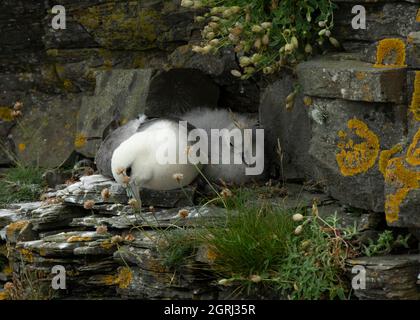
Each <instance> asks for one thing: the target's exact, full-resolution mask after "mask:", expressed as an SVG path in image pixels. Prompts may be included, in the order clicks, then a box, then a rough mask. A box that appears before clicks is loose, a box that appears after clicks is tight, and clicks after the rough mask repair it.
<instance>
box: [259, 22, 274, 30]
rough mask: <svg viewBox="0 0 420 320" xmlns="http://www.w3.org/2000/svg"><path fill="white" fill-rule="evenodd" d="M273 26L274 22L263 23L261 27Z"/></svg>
mask: <svg viewBox="0 0 420 320" xmlns="http://www.w3.org/2000/svg"><path fill="white" fill-rule="evenodd" d="M272 26H273V24H272V23H271V22H263V23H261V27H263V28H264V29H270V28H271V27H272Z"/></svg>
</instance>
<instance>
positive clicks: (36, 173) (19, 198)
mask: <svg viewBox="0 0 420 320" xmlns="http://www.w3.org/2000/svg"><path fill="white" fill-rule="evenodd" d="M42 174H43V170H42V169H40V168H37V167H25V166H17V167H14V168H10V169H8V170H7V171H6V173H5V174H4V175H3V176H1V177H0V204H9V203H13V202H23V201H35V200H38V199H39V197H40V195H41V193H42V191H43V184H44V181H43V178H42Z"/></svg>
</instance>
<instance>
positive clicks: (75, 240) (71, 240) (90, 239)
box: [67, 236, 92, 243]
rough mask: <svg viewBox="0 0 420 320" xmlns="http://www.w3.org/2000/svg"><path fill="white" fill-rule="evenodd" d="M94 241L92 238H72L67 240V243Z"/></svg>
mask: <svg viewBox="0 0 420 320" xmlns="http://www.w3.org/2000/svg"><path fill="white" fill-rule="evenodd" d="M89 241H92V237H84V236H71V237H70V238H68V239H67V243H72V242H89Z"/></svg>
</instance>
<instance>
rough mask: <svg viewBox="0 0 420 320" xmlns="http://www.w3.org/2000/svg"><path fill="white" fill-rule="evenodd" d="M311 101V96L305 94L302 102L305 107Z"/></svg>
mask: <svg viewBox="0 0 420 320" xmlns="http://www.w3.org/2000/svg"><path fill="white" fill-rule="evenodd" d="M312 102H313V101H312V98H311V97H308V96H306V97H304V98H303V104H304V105H305V106H307V107H310V106H311V105H312Z"/></svg>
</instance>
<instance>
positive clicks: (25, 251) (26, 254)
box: [19, 249, 34, 263]
mask: <svg viewBox="0 0 420 320" xmlns="http://www.w3.org/2000/svg"><path fill="white" fill-rule="evenodd" d="M19 252H20V254H21V255H22V257H23V259H24V260H25V261H27V262H30V263H32V262H34V255H33V253H32V252H31V251H29V250H28V249H20V250H19Z"/></svg>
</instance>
